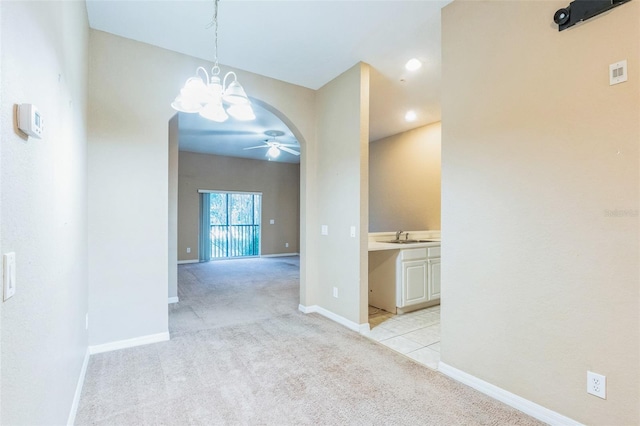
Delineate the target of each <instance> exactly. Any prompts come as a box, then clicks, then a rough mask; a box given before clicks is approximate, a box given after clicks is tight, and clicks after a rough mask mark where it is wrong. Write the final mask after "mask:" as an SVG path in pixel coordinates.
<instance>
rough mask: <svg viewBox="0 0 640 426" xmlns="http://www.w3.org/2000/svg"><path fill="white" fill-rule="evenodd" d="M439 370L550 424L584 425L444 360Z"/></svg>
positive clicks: (564, 425) (563, 425)
mask: <svg viewBox="0 0 640 426" xmlns="http://www.w3.org/2000/svg"><path fill="white" fill-rule="evenodd" d="M438 371H439V372H441V373H442V374H445V375H447V376H449V377H451V378H452V379H454V380H457V381H458V382H460V383H464V384H465V385H467V386H470V387H472V388H474V389H475V390H477V391H480V392H482V393H483V394H485V395H488V396H490V397H491V398H493V399H497V400H498V401H500V402H503V403H505V404H507V405H508V406H510V407H513V408H515V409H516V410H520V411H522V412H523V413H525V414H528V415H530V416H531V417H534V418H536V419H538V420H540V421H543V422H545V423H547V424H549V425H558V426H560V425H562V426H583V425H582V423H579V422H577V421H575V420H573V419H570V418H569V417H566V416H563V415H562V414H560V413H556V412H555V411H552V410H549V409H548V408H545V407H543V406H541V405H538V404H536V403H535V402H532V401H529V400H528V399H524V398H522V397H521V396H518V395H516V394H513V393H511V392H509V391H506V390H504V389H502V388H499V387H498V386H495V385H492V384H491V383H488V382H485V381H484V380H481V379H479V378H477V377H475V376H472V375H471V374H469V373H465V372H464V371H462V370H458V369H457V368H455V367H452V366H450V365H448V364H445V363H444V362H442V361H441V362H440V363H439V364H438Z"/></svg>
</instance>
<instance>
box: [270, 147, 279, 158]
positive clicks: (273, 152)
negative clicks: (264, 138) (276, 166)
mask: <svg viewBox="0 0 640 426" xmlns="http://www.w3.org/2000/svg"><path fill="white" fill-rule="evenodd" d="M267 155H268V156H269V157H271V158H277V157H278V155H280V150H279V149H278V147H277V146H272V147H271V148H269V150H268V151H267Z"/></svg>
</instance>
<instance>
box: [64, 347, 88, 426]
mask: <svg viewBox="0 0 640 426" xmlns="http://www.w3.org/2000/svg"><path fill="white" fill-rule="evenodd" d="M90 356H91V354H90V353H89V348H87V350H86V352H85V354H84V361H83V362H82V368H81V369H80V376H79V377H78V384H77V385H76V393H75V394H74V395H73V402H72V403H71V410H70V411H69V418H68V419H67V426H73V424H74V423H75V421H76V414H77V413H78V405H79V404H80V395H82V386H83V385H84V378H85V376H86V375H87V366H88V365H89V357H90Z"/></svg>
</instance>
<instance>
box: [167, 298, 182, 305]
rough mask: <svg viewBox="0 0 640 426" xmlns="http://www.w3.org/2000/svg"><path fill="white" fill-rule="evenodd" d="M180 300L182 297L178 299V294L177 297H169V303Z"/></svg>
mask: <svg viewBox="0 0 640 426" xmlns="http://www.w3.org/2000/svg"><path fill="white" fill-rule="evenodd" d="M179 301H180V299H178V296H176V297H170V298H169V305H170V304H172V303H178V302H179Z"/></svg>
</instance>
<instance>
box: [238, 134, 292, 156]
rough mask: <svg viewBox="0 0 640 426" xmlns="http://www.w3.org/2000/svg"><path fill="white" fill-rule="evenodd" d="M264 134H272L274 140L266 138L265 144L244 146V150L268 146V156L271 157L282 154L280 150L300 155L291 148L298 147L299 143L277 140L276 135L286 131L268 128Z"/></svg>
mask: <svg viewBox="0 0 640 426" xmlns="http://www.w3.org/2000/svg"><path fill="white" fill-rule="evenodd" d="M264 134H265V135H267V136H271V137H272V138H273V140H269V139H266V140H265V141H264V145H258V146H251V147H249V148H244V150H245V151H246V150H248V149H258V148H267V154H266V156H267V157H270V158H277V157H278V156H279V155H280V151H284V152H286V153H289V154H292V155H300V153H299V152H298V151H294V150H293V149H291V148H298V145H293V144H285V143H280V142H278V141H277V140H276V137H278V136H282V135H284V132H282V131H280V130H267V131H266V132H264Z"/></svg>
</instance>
